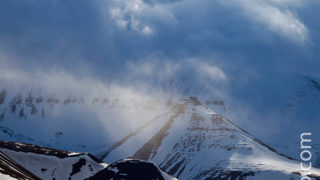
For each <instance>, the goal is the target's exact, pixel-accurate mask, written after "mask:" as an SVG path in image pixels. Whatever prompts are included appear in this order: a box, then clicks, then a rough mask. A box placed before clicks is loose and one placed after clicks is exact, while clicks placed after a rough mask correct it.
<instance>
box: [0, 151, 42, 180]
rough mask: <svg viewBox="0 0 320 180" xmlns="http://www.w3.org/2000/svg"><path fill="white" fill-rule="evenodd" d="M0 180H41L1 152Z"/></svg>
mask: <svg viewBox="0 0 320 180" xmlns="http://www.w3.org/2000/svg"><path fill="white" fill-rule="evenodd" d="M0 179H2V180H11V179H24V180H40V178H39V177H37V176H35V175H34V174H32V173H31V172H30V171H28V170H26V169H25V168H24V167H22V166H21V165H19V164H18V163H17V162H15V161H14V160H12V159H11V158H9V157H8V156H7V155H5V154H4V153H2V152H1V151H0Z"/></svg>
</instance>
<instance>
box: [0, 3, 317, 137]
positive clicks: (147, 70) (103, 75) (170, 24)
mask: <svg viewBox="0 0 320 180" xmlns="http://www.w3.org/2000/svg"><path fill="white" fill-rule="evenodd" d="M319 18H320V1H318V0H308V1H302V0H228V1H223V0H78V1H70V0H68V1H66V0H25V1H17V0H10V1H2V2H0V81H1V82H2V84H3V86H6V87H10V86H24V85H25V84H29V85H30V84H32V85H35V86H36V85H37V84H40V86H47V87H48V89H51V90H52V89H53V90H52V91H56V92H58V91H65V90H66V89H68V88H69V90H70V91H76V90H75V89H81V88H79V87H80V86H90V87H92V84H100V83H102V84H110V83H116V84H117V85H120V86H124V87H126V88H128V87H130V88H133V89H135V90H136V91H139V92H141V91H142V92H144V93H150V92H152V91H156V90H158V89H161V88H163V86H164V84H165V85H168V84H170V82H172V81H173V82H180V81H183V82H184V83H182V84H183V85H177V86H176V87H175V88H176V90H175V91H174V92H175V95H176V96H179V97H184V96H185V95H189V94H191V95H195V96H204V97H215V98H220V99H224V100H225V101H227V102H229V104H232V106H233V107H234V106H236V108H234V109H237V110H234V112H237V113H235V114H232V115H230V117H240V116H241V117H242V118H239V119H242V120H241V121H240V120H239V121H238V123H240V124H241V125H243V126H248V127H247V129H249V131H250V132H253V133H256V134H257V135H258V136H260V137H270V138H275V136H279V135H280V134H281V132H283V131H284V130H281V128H274V127H278V126H280V125H285V124H288V123H289V122H291V121H290V120H288V121H285V120H283V122H279V118H273V117H272V116H270V117H268V118H266V119H263V116H264V113H261V112H264V111H270V110H273V109H272V108H270V107H272V106H273V105H274V104H277V103H279V102H281V103H282V101H281V99H282V98H283V99H284V98H285V97H286V94H287V93H286V91H287V90H288V91H289V90H290V89H292V87H296V86H298V85H297V84H299V83H295V82H293V83H291V81H293V80H292V78H288V76H291V75H292V76H309V77H312V78H315V79H318V78H320V75H319V73H318V72H319V68H320V61H319V59H320V44H319V43H320V23H319V22H318V19H319ZM66 79H68V81H65V80H66ZM288 79H289V81H290V83H287V82H288ZM79 82H81V83H80V85H79ZM88 82H90V83H88ZM49 87H50V88H49ZM61 87H63V88H61ZM188 87H192V88H191V89H192V90H191V93H186V91H185V90H186V89H188ZM275 87H280V88H278V89H277V88H275ZM93 88H94V87H93ZM274 89H276V90H274ZM289 94H290V93H289ZM284 96H285V97H284ZM264 106H266V107H268V108H266V109H264V108H263V107H264ZM240 112H241V114H242V115H241V114H240ZM298 117H299V116H298V115H297V116H296V117H293V118H292V117H291V118H292V119H293V120H292V121H296V119H298ZM315 117H318V114H317V115H315V116H313V119H312V120H310V124H309V123H307V125H308V124H309V126H313V125H314V123H315V121H316V120H315ZM319 117H320V116H319ZM299 118H300V117H299ZM256 119H260V120H259V121H258V120H257V121H255V120H256ZM235 121H237V120H235ZM262 121H267V122H265V124H266V125H268V126H269V127H273V128H274V129H275V131H277V133H275V135H271V134H270V133H268V132H267V131H266V130H261V128H259V126H261V125H262V126H263V125H265V124H263V123H261V122H262ZM275 123H278V124H275ZM301 123H302V120H301ZM249 124H253V125H252V126H250V127H249ZM300 125H301V124H299V125H297V126H300ZM259 133H260V134H259Z"/></svg>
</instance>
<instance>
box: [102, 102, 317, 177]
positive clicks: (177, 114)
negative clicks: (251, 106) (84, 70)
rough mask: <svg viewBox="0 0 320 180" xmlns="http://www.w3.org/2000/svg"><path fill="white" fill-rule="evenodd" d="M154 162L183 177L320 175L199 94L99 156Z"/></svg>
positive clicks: (112, 159) (172, 173)
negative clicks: (216, 109) (211, 106)
mask: <svg viewBox="0 0 320 180" xmlns="http://www.w3.org/2000/svg"><path fill="white" fill-rule="evenodd" d="M127 157H129V158H134V159H143V160H148V161H152V162H155V163H156V164H157V165H159V166H160V168H162V169H164V170H165V171H166V172H168V173H169V174H171V175H173V176H175V177H177V178H179V179H230V178H231V179H250V178H254V179H263V178H267V177H273V178H276V179H282V178H295V177H296V178H297V177H298V175H309V176H312V177H316V178H319V177H320V170H319V169H315V168H313V169H312V170H311V171H309V172H304V171H301V168H300V163H299V162H298V161H296V160H294V159H292V158H290V157H288V156H285V155H283V154H280V153H278V152H277V151H275V150H274V149H273V148H271V147H269V146H267V145H266V144H264V143H263V142H261V141H260V140H258V139H256V138H254V137H253V136H252V135H250V134H249V133H248V132H246V131H245V130H243V129H241V128H240V127H238V126H237V125H235V124H234V123H233V122H232V121H230V120H228V119H226V118H224V117H222V116H221V115H219V114H216V113H214V112H212V111H211V110H210V109H208V108H207V107H206V106H204V105H203V104H202V103H201V102H200V101H198V99H197V98H195V97H190V98H188V99H186V100H183V101H182V102H181V103H179V104H177V105H176V106H174V107H173V108H172V109H171V110H170V111H168V112H167V113H165V114H162V115H160V116H158V117H156V118H155V119H153V120H151V121H150V122H149V123H148V124H146V125H144V126H142V127H140V128H139V129H137V130H136V131H135V132H133V133H131V134H129V135H128V136H126V137H124V138H123V139H121V140H120V141H118V142H117V143H115V144H113V145H112V146H111V147H109V148H108V149H107V150H105V151H103V152H101V153H100V154H99V155H98V158H100V159H102V160H104V161H114V160H117V159H123V158H127Z"/></svg>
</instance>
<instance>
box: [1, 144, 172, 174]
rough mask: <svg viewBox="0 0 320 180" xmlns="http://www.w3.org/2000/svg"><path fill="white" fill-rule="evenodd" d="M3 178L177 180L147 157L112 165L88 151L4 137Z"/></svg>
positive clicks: (2, 154)
mask: <svg viewBox="0 0 320 180" xmlns="http://www.w3.org/2000/svg"><path fill="white" fill-rule="evenodd" d="M0 179H1V180H12V179H21V180H40V179H57V180H60V179H69V180H72V179H76V180H78V179H79V180H82V179H90V180H100V179H128V180H131V179H139V180H144V179H145V180H151V179H158V180H176V178H174V177H172V176H170V175H168V174H167V173H166V172H164V171H163V170H161V169H160V168H159V167H157V166H156V165H155V164H154V163H151V162H147V161H142V160H133V159H124V160H120V161H117V162H114V163H112V164H110V165H108V164H106V163H103V162H102V161H100V160H99V159H97V158H96V157H94V156H92V155H91V154H88V153H72V152H67V151H60V150H56V149H50V148H44V147H40V146H36V145H31V144H23V143H12V142H4V141H0Z"/></svg>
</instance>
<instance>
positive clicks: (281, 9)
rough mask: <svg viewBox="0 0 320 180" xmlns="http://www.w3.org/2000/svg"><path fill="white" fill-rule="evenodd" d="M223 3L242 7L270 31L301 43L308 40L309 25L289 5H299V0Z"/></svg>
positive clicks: (234, 0)
mask: <svg viewBox="0 0 320 180" xmlns="http://www.w3.org/2000/svg"><path fill="white" fill-rule="evenodd" d="M221 3H222V4H224V5H227V6H234V7H238V8H241V9H242V10H243V14H244V15H245V16H247V17H248V18H249V19H252V20H254V21H256V22H259V23H261V24H263V25H264V26H265V27H266V28H268V29H269V30H270V31H273V32H275V33H278V34H280V35H282V36H285V37H287V38H289V39H292V40H294V41H297V42H299V43H304V42H305V41H306V40H307V36H308V29H307V27H306V26H305V25H304V24H303V22H301V21H300V20H299V18H298V17H297V16H296V15H295V14H294V12H293V10H291V9H289V5H291V6H294V5H299V4H300V1H298V0H294V1H287V0H232V1H221Z"/></svg>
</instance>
